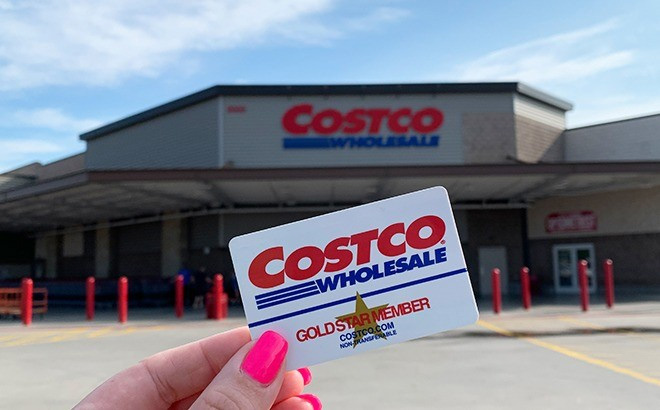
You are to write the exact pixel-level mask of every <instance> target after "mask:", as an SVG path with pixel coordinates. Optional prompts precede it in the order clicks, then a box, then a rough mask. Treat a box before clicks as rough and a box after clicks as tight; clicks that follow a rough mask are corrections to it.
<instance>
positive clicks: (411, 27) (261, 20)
mask: <svg viewBox="0 0 660 410" xmlns="http://www.w3.org/2000/svg"><path fill="white" fill-rule="evenodd" d="M659 17H660V2H658V1H654V0H649V1H633V0H631V1H627V2H623V1H620V0H618V1H609V0H599V1H592V0H579V1H575V0H572V1H566V0H553V1H535V0H524V1H487V0H481V1H477V0H474V1H468V0H456V1H441V0H437V1H436V0H381V1H376V0H216V1H211V0H190V1H180V0H104V1H100V0H97V1H87V0H35V1H31V0H0V172H2V171H7V170H10V169H13V168H16V167H18V166H22V165H25V164H28V163H31V162H35V161H39V162H42V163H47V162H50V161H53V160H57V159H60V158H63V157H66V156H68V155H71V154H75V153H78V152H82V151H84V149H85V146H84V143H83V142H81V141H80V140H79V138H78V135H79V134H80V133H82V132H85V131H88V130H91V129H94V128H95V127H98V126H101V125H103V124H107V123H109V122H113V121H116V120H118V119H121V118H124V117H126V116H129V115H132V114H135V113H137V112H140V111H144V110H146V109H148V108H151V107H154V106H156V105H160V104H163V103H165V102H168V101H171V100H173V99H176V98H179V97H182V96H185V95H187V94H191V93H193V92H195V91H199V90H201V89H204V88H207V87H210V86H212V85H216V84H230V85H231V84H246V85H251V84H355V83H358V84H361V83H418V82H431V83H432V82H474V81H476V82H479V81H489V82H490V81H522V82H525V83H527V84H529V85H531V86H533V87H535V88H538V89H540V90H542V91H545V92H547V93H550V94H551V95H554V96H556V97H559V98H561V99H564V100H567V101H569V102H571V103H573V104H574V109H573V110H572V111H571V112H569V113H568V115H567V123H568V126H569V127H576V126H581V125H587V124H593V123H598V122H606V121H611V120H617V119H622V118H630V117H635V116H640V115H648V114H654V113H658V112H660V24H659V23H658V21H660V18H659Z"/></svg>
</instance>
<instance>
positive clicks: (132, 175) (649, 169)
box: [0, 161, 660, 203]
mask: <svg viewBox="0 0 660 410" xmlns="http://www.w3.org/2000/svg"><path fill="white" fill-rule="evenodd" d="M616 173H660V162H659V161H654V162H650V161H644V162H590V163H575V162H573V163H542V164H479V165H428V166H394V167H392V166H389V167H328V168H243V169H239V168H222V169H148V170H146V169H141V170H85V171H80V172H76V173H72V174H69V175H66V176H62V177H58V178H53V179H50V180H47V181H44V182H37V183H35V184H29V185H23V186H20V187H16V188H14V189H11V190H7V191H4V192H0V203H6V202H12V201H16V200H20V199H22V198H25V197H29V196H32V195H42V194H47V193H51V192H56V191H60V190H64V189H68V188H72V187H76V186H80V185H84V184H88V183H101V184H102V183H112V182H132V181H191V180H192V181H194V180H202V181H203V180H213V179H224V180H264V179H268V180H282V179H328V178H387V177H403V178H405V177H425V176H454V177H456V176H465V177H469V176H482V175H485V176H492V175H571V174H616Z"/></svg>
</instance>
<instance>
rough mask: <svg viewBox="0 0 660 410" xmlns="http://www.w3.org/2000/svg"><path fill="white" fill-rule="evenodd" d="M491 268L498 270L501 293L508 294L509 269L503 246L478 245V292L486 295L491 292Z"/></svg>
mask: <svg viewBox="0 0 660 410" xmlns="http://www.w3.org/2000/svg"><path fill="white" fill-rule="evenodd" d="M493 268H498V269H499V270H500V286H501V287H502V294H503V295H506V294H508V293H509V292H508V290H509V271H508V269H507V263H506V247H505V246H480V247H479V294H480V295H481V296H487V295H492V294H493V289H492V285H491V272H492V270H493Z"/></svg>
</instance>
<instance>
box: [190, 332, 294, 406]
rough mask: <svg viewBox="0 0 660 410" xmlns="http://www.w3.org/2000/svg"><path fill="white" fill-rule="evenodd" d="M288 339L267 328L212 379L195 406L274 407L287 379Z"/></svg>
mask: <svg viewBox="0 0 660 410" xmlns="http://www.w3.org/2000/svg"><path fill="white" fill-rule="evenodd" d="M288 347H289V345H288V343H287V341H286V340H284V338H283V337H282V336H280V335H279V334H277V333H275V332H272V331H270V330H269V331H267V332H265V333H264V334H262V335H261V337H259V340H257V341H256V342H250V343H248V344H246V345H245V346H243V347H242V348H241V349H240V350H239V351H238V352H236V354H234V356H233V357H232V358H231V359H230V360H229V362H227V364H226V365H225V366H224V367H223V368H222V370H220V373H218V375H217V376H216V377H215V378H214V379H213V381H211V383H209V385H208V386H207V387H206V389H205V390H204V391H203V392H202V394H201V395H200V396H199V398H198V399H197V400H196V401H195V403H193V405H192V407H191V409H195V410H197V409H204V410H206V409H223V410H224V409H255V410H262V409H263V410H265V409H270V407H271V406H272V405H273V402H274V401H275V398H276V397H277V393H278V392H279V390H280V387H281V386H282V381H283V380H284V366H283V364H284V359H285V356H286V352H287V350H288Z"/></svg>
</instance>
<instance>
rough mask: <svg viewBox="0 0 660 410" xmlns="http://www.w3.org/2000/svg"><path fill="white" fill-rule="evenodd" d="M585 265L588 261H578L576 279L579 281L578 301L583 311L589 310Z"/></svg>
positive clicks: (587, 280)
mask: <svg viewBox="0 0 660 410" xmlns="http://www.w3.org/2000/svg"><path fill="white" fill-rule="evenodd" d="M587 266H588V263H587V261H586V260H584V259H582V260H580V261H579V262H578V279H579V282H580V301H581V304H582V311H583V312H586V311H588V310H589V279H588V277H587Z"/></svg>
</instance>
